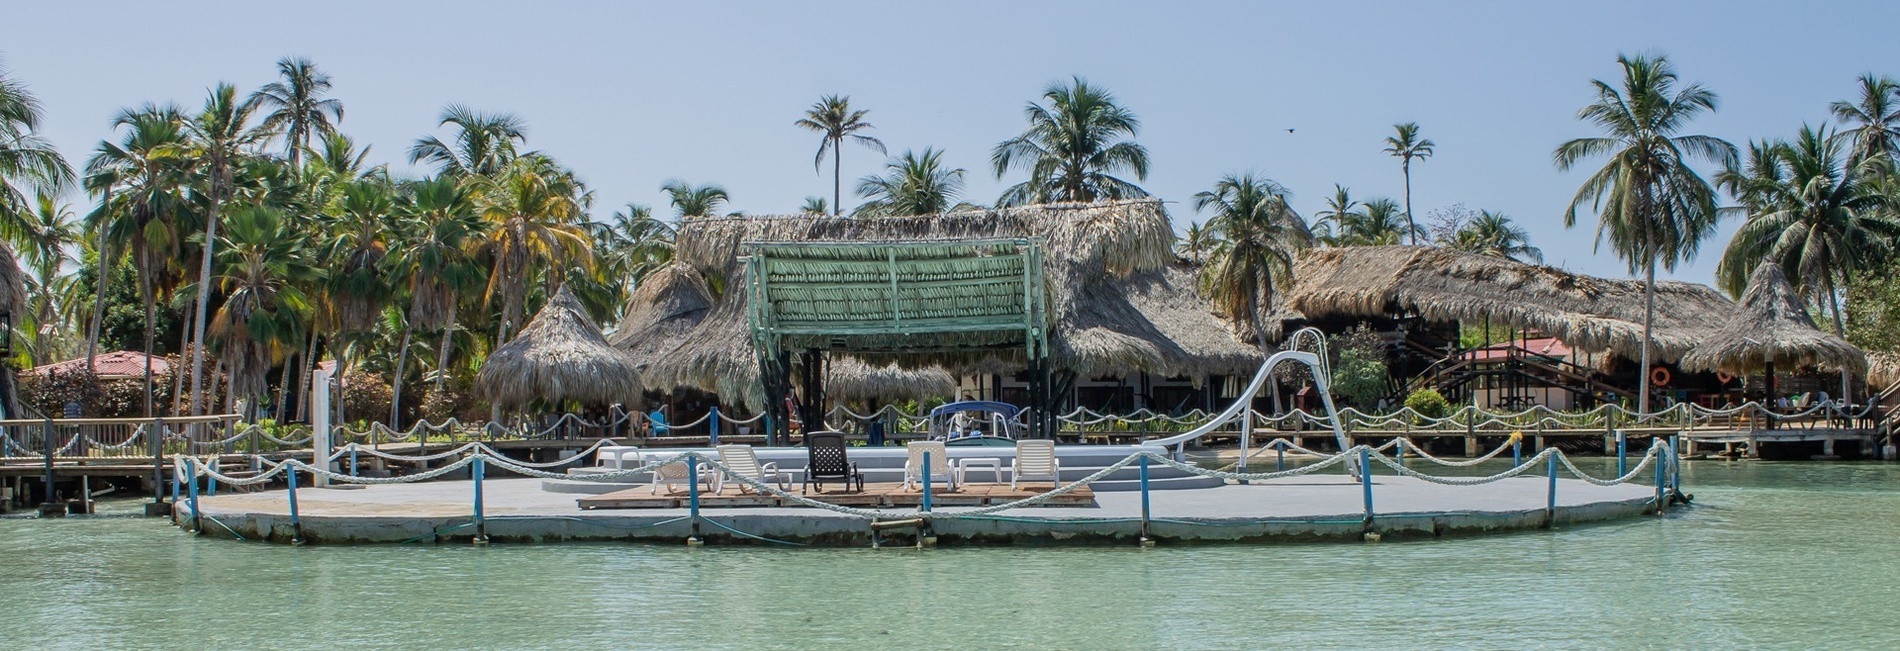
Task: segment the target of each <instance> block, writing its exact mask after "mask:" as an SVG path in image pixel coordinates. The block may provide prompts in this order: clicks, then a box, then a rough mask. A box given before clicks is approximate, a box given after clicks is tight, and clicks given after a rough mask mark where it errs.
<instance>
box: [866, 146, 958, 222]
mask: <svg viewBox="0 0 1900 651" xmlns="http://www.w3.org/2000/svg"><path fill="white" fill-rule="evenodd" d="M963 174H964V170H963V168H961V167H953V168H947V169H946V168H945V167H944V165H943V152H942V151H938V150H935V149H931V148H929V147H925V148H924V150H923V151H922V152H912V151H908V150H906V151H905V152H904V153H903V154H902V155H900V156H898V157H896V158H893V159H891V160H890V162H888V163H885V165H884V174H883V175H882V176H877V175H872V176H866V177H864V178H862V179H859V180H858V196H859V197H862V198H864V199H868V201H865V202H864V203H863V204H861V205H859V206H858V208H857V209H856V210H853V211H851V216H853V217H905V216H911V215H935V214H938V213H942V212H945V211H948V210H950V209H951V207H952V206H954V205H955V202H956V200H957V197H958V196H959V195H961V194H963Z"/></svg>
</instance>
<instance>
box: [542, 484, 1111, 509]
mask: <svg viewBox="0 0 1900 651" xmlns="http://www.w3.org/2000/svg"><path fill="white" fill-rule="evenodd" d="M1052 488H1053V487H1051V486H1049V485H1048V483H1047V482H1042V483H1038V484H1037V485H1035V486H1020V487H1018V488H1017V489H1016V490H1010V488H1009V484H966V485H963V486H959V487H957V489H956V490H954V491H952V490H950V489H949V487H946V486H933V487H931V491H930V504H931V506H987V505H991V504H1002V503H1005V502H1014V501H1016V500H1020V499H1026V498H1030V497H1034V496H1036V495H1038V494H1041V493H1046V492H1049V491H1050V490H1052ZM794 490H797V489H794ZM804 496H805V497H809V498H811V499H814V500H818V501H820V502H825V503H828V504H836V505H838V506H851V507H858V508H881V507H906V506H917V505H918V504H919V503H921V502H922V501H923V491H921V490H918V489H916V488H912V489H910V490H905V489H904V485H903V484H901V483H872V484H865V485H864V490H862V491H857V490H846V489H843V488H838V487H835V486H832V487H827V488H826V489H825V490H824V491H823V492H818V491H813V492H810V493H805V494H804ZM688 497H689V496H688V494H687V491H686V489H685V487H683V486H682V487H681V488H679V489H678V490H676V491H673V492H671V493H668V492H666V491H665V489H664V488H663V489H661V491H660V493H659V494H657V495H655V494H653V492H652V488H650V487H647V486H640V487H638V488H629V489H626V490H621V491H614V492H612V493H607V494H604V495H591V496H588V497H583V498H580V499H579V500H576V502H577V503H579V504H580V507H581V508H582V509H677V508H683V507H685V506H686V502H687V499H688ZM1042 505H1043V506H1081V507H1094V506H1096V503H1095V491H1092V490H1089V487H1087V486H1082V487H1080V488H1077V489H1075V490H1074V491H1071V492H1069V493H1065V494H1063V495H1059V496H1056V497H1054V498H1050V499H1049V501H1047V502H1043V503H1042ZM699 506H700V508H706V509H711V508H734V507H748V506H752V507H758V506H789V507H796V506H803V505H801V504H799V503H797V502H794V501H792V500H783V499H780V498H778V497H774V496H772V495H755V494H753V493H751V492H749V491H741V490H740V489H739V488H738V487H736V486H726V487H725V488H724V489H723V490H721V491H719V492H718V493H717V494H713V493H703V494H701V495H700V496H699Z"/></svg>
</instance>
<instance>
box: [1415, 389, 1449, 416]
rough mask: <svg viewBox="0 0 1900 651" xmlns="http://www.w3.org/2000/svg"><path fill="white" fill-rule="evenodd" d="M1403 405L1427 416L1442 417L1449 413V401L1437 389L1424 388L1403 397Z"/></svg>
mask: <svg viewBox="0 0 1900 651" xmlns="http://www.w3.org/2000/svg"><path fill="white" fill-rule="evenodd" d="M1405 406H1407V407H1410V408H1412V411H1415V412H1418V414H1419V415H1420V416H1425V417H1427V418H1444V417H1445V416H1446V415H1448V414H1450V413H1451V403H1449V402H1446V401H1445V395H1444V394H1442V393H1439V392H1438V390H1437V389H1433V388H1429V387H1427V388H1424V389H1419V390H1416V391H1413V392H1412V395H1409V396H1406V397H1405Z"/></svg>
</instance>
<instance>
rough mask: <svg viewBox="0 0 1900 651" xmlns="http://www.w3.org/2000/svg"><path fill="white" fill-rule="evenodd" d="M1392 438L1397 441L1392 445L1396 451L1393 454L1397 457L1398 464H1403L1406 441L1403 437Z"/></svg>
mask: <svg viewBox="0 0 1900 651" xmlns="http://www.w3.org/2000/svg"><path fill="white" fill-rule="evenodd" d="M1393 440H1395V441H1398V443H1397V444H1395V445H1393V446H1392V447H1393V448H1394V449H1395V450H1396V451H1397V454H1395V455H1394V456H1396V457H1398V460H1399V465H1401V466H1403V465H1405V444H1406V443H1407V442H1408V441H1406V440H1405V439H1403V438H1398V439H1393Z"/></svg>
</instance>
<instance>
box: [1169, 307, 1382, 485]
mask: <svg viewBox="0 0 1900 651" xmlns="http://www.w3.org/2000/svg"><path fill="white" fill-rule="evenodd" d="M1309 342H1310V343H1311V345H1312V347H1313V349H1314V350H1315V351H1317V352H1307V351H1303V350H1300V348H1301V346H1302V344H1307V343H1309ZM1287 346H1288V348H1287V349H1286V350H1283V351H1280V352H1277V353H1274V354H1273V355H1271V356H1269V357H1267V361H1266V363H1264V364H1261V365H1260V371H1259V372H1256V373H1254V374H1253V381H1252V382H1249V383H1247V388H1246V389H1245V390H1243V391H1241V392H1240V397H1238V398H1235V399H1234V402H1233V404H1230V405H1228V406H1227V409H1226V410H1224V411H1222V412H1220V413H1218V414H1215V415H1214V417H1213V418H1212V419H1210V420H1208V421H1207V422H1205V423H1202V424H1201V426H1200V427H1196V428H1194V429H1192V430H1189V431H1187V432H1183V433H1180V434H1176V435H1174V436H1169V437H1166V438H1159V439H1153V440H1149V441H1145V442H1144V443H1145V444H1147V445H1159V446H1162V447H1172V448H1174V449H1175V457H1176V458H1177V459H1179V458H1180V457H1181V452H1182V449H1183V448H1185V447H1186V444H1187V442H1188V441H1193V440H1196V439H1199V438H1201V437H1203V436H1207V435H1208V434H1211V433H1213V432H1214V431H1216V430H1218V429H1220V427H1221V426H1222V425H1226V424H1227V423H1231V422H1234V420H1235V419H1239V420H1240V458H1241V465H1242V467H1245V465H1246V459H1247V455H1248V448H1249V447H1250V446H1251V443H1252V437H1253V398H1254V396H1257V395H1260V390H1261V389H1262V388H1264V387H1265V386H1266V384H1267V380H1268V379H1270V378H1271V377H1272V374H1273V368H1274V367H1275V366H1278V365H1280V364H1281V363H1282V362H1297V363H1300V364H1305V365H1306V366H1307V368H1309V369H1311V370H1312V371H1313V383H1314V388H1316V389H1318V390H1319V399H1320V401H1321V402H1322V403H1323V404H1324V405H1325V406H1326V422H1328V423H1330V424H1332V426H1333V438H1334V439H1335V440H1337V441H1338V442H1339V449H1341V450H1345V449H1348V448H1351V447H1352V446H1351V445H1349V444H1347V442H1346V432H1345V430H1343V429H1341V428H1340V425H1339V412H1338V411H1335V410H1334V409H1333V392H1332V388H1331V387H1330V386H1329V385H1330V384H1331V383H1332V371H1331V369H1330V368H1328V366H1327V364H1326V335H1325V334H1324V333H1321V332H1320V331H1319V330H1317V329H1314V328H1302V329H1300V330H1299V331H1298V332H1295V333H1293V336H1292V337H1289V338H1287Z"/></svg>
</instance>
